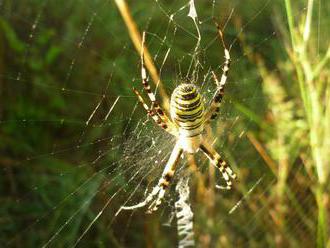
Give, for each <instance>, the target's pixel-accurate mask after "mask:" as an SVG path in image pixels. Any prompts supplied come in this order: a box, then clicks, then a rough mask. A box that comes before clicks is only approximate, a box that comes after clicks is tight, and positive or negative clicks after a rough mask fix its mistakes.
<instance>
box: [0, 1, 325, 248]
mask: <svg viewBox="0 0 330 248" xmlns="http://www.w3.org/2000/svg"><path fill="white" fill-rule="evenodd" d="M184 4H186V2H184V3H183V2H181V1H130V2H129V5H130V8H131V11H132V15H133V17H134V19H135V21H136V23H137V25H138V27H139V28H140V30H146V32H147V46H148V49H149V50H150V53H151V54H152V55H157V57H156V59H155V63H156V65H157V67H158V68H159V67H160V65H161V64H162V61H163V58H164V56H165V54H166V52H167V49H168V48H171V51H170V53H169V57H168V59H167V61H166V63H165V65H164V66H163V67H162V72H161V78H162V82H163V84H164V86H165V88H166V90H167V93H168V94H170V93H171V91H172V90H173V89H174V87H175V85H176V84H177V83H178V82H181V81H185V80H189V78H187V77H186V76H185V75H186V72H187V71H188V68H189V66H190V61H191V56H192V52H193V50H194V46H195V44H196V37H195V34H196V30H195V27H194V25H193V22H192V20H191V19H190V18H188V17H187V13H188V9H185V10H184V11H179V10H180V8H181V7H182V6H183V5H184ZM195 4H196V9H197V12H198V15H199V18H200V20H201V21H202V22H201V24H200V32H201V36H202V41H201V49H199V50H198V57H199V59H200V63H201V65H200V66H198V70H194V72H196V75H194V76H195V77H197V78H198V82H196V83H197V84H198V85H199V86H201V87H202V89H203V91H205V92H206V97H207V99H208V100H209V99H210V97H211V96H212V92H213V90H214V85H213V82H212V81H211V80H210V78H211V77H210V75H209V69H210V68H212V69H215V70H218V71H219V73H220V70H219V69H220V68H221V65H222V60H223V59H222V56H223V51H222V47H221V44H220V43H219V42H218V41H217V40H216V29H215V27H214V24H213V21H212V17H216V18H217V19H218V20H219V21H220V22H221V23H222V24H224V23H225V20H226V18H227V17H228V16H229V14H230V12H231V10H232V9H233V8H234V12H233V16H232V17H231V19H230V20H229V22H228V24H227V26H226V30H225V39H226V41H227V43H230V42H232V41H234V40H236V41H235V43H234V45H233V47H232V50H231V56H232V58H233V61H232V67H231V71H230V77H229V82H228V85H227V86H228V87H227V88H226V96H225V101H224V104H223V106H222V110H221V114H222V116H221V117H220V118H219V121H218V122H217V124H216V125H214V129H213V135H214V137H218V140H217V143H216V147H217V149H218V150H219V151H220V153H221V154H223V155H224V157H226V159H227V160H228V161H229V162H230V163H231V164H232V165H233V167H234V168H235V170H236V171H237V173H238V175H239V182H238V183H237V184H235V187H234V189H233V190H231V191H230V192H221V191H215V189H214V184H212V182H214V180H215V178H216V177H217V176H218V175H216V176H214V171H213V170H212V169H211V168H210V169H209V167H208V166H207V164H206V162H205V161H204V160H203V159H202V158H200V157H198V158H197V159H196V163H197V165H200V171H199V172H198V173H197V172H196V174H193V176H192V180H191V188H192V195H191V205H192V208H193V209H194V214H195V218H194V227H195V238H196V242H197V244H198V246H199V247H234V246H239V247H315V246H317V247H329V246H330V236H329V228H328V226H329V224H330V223H329V214H330V212H329V211H330V207H329V204H330V203H329V201H330V200H329V183H328V179H329V165H330V161H329V158H330V154H329V153H330V133H329V132H330V131H329V130H330V107H329V106H330V102H329V99H330V69H329V58H330V49H329V41H330V33H329V26H330V17H329V13H330V3H329V1H322V0H317V1H316V0H314V1H313V0H308V1H303V0H300V1H290V0H284V1H263V0H248V1H215V4H214V5H213V3H212V1H208V2H207V1H201V2H198V1H195ZM0 11H1V16H0V151H1V152H0V165H1V171H2V173H1V177H0V180H1V184H0V192H1V198H0V199H1V205H0V216H1V218H0V226H1V227H0V246H3V247H7V246H10V247H38V246H42V245H44V244H47V245H49V246H51V247H71V246H73V245H75V243H76V242H77V240H79V238H80V237H81V235H83V238H82V240H81V242H79V243H78V246H79V247H80V246H81V247H144V246H148V247H154V246H155V247H171V246H175V244H176V243H177V237H176V230H175V223H174V222H173V226H172V227H171V228H169V227H166V226H164V225H163V224H164V223H165V222H167V221H168V219H169V218H170V217H169V215H170V214H171V213H170V211H168V210H169V209H171V207H170V206H167V205H169V204H171V201H170V202H169V204H164V205H165V206H164V209H165V210H161V211H159V212H160V213H157V214H154V215H151V216H150V215H147V216H146V215H145V214H144V212H143V210H141V211H137V212H135V213H134V214H133V215H132V214H131V213H129V212H125V213H121V214H120V215H119V216H117V217H114V214H115V212H116V211H117V209H118V207H120V206H121V205H122V204H123V202H124V201H125V200H126V199H127V197H128V196H129V194H130V193H131V192H132V191H133V190H134V189H135V188H136V184H134V181H133V183H131V184H129V187H128V188H126V189H125V190H124V191H120V193H118V194H116V192H118V190H119V189H120V188H121V187H124V186H126V184H127V182H128V180H129V178H130V177H129V176H132V175H133V173H134V171H136V170H137V169H139V168H133V169H132V170H131V171H128V172H127V170H126V171H125V166H126V165H127V166H129V165H130V163H134V161H136V164H137V165H141V164H143V163H148V164H151V163H153V161H151V159H148V158H145V157H147V156H149V155H150V156H154V158H155V157H156V156H155V154H157V149H159V148H161V149H163V150H166V151H170V150H171V148H172V143H171V142H164V141H166V139H167V140H168V137H167V136H164V134H162V132H161V131H160V130H158V129H157V127H155V126H154V125H152V123H150V122H149V123H148V124H147V126H144V127H143V128H142V129H144V130H146V133H147V135H145V136H148V137H144V139H145V141H141V140H140V139H139V135H137V133H138V132H137V131H136V129H138V128H139V127H140V125H141V122H140V120H141V119H142V121H145V120H146V117H145V113H144V112H143V110H142V108H140V107H138V108H137V109H136V113H135V112H134V109H135V106H136V99H135V98H134V96H133V94H132V93H131V88H132V86H135V87H137V88H139V87H140V76H139V75H140V71H139V70H140V68H139V63H140V58H139V55H138V54H137V53H136V51H135V50H134V47H133V45H132V43H131V40H130V38H129V34H128V32H127V30H126V27H125V25H124V22H123V21H122V18H121V16H120V14H119V12H118V10H117V9H116V5H115V4H114V2H113V1H98V0H95V1H73V0H72V1H71V0H66V1H63V0H59V1H39V0H38V1H37V0H29V1H0ZM165 13H166V14H167V15H168V16H166V14H165ZM171 14H173V15H174V22H171V21H170V20H169V16H170V15H171ZM164 38H165V39H164ZM162 39H164V41H163V40H162ZM230 44H232V43H230ZM204 75H209V76H208V80H207V82H203V81H202V80H203V76H204ZM202 83H205V85H203V86H202ZM118 96H120V98H119V100H118V103H117V104H116V106H115V108H114V109H113V111H112V112H111V115H110V117H109V119H108V120H106V121H104V120H103V118H104V116H105V115H106V114H107V113H108V111H109V109H110V108H111V106H112V104H113V103H114V102H115V100H116V99H117V97H118ZM99 103H100V105H99V107H98V108H97V111H96V112H95V115H94V116H93V118H92V119H91V121H90V123H89V125H86V121H87V120H88V118H89V117H90V115H91V113H93V110H94V109H95V108H96V106H97V105H98V104H99ZM132 112H134V115H133V116H131V113H132ZM131 117H132V118H131ZM142 126H143V125H142ZM152 136H154V138H155V140H156V144H155V145H156V147H153V141H154V140H152V139H151V138H152ZM148 138H149V139H148ZM157 141H158V142H157ZM167 143H170V144H167ZM99 158H100V159H99ZM156 158H157V157H156ZM157 159H158V160H159V161H164V160H166V157H165V158H157ZM163 163H164V162H163ZM122 164H125V166H122ZM127 168H128V167H127ZM142 169H143V168H142ZM146 171H147V167H146V169H145V172H146ZM119 172H120V173H121V174H120V173H119ZM129 172H130V173H129ZM113 173H118V174H113ZM114 175H116V178H115V180H114ZM158 175H159V173H158ZM260 178H262V181H261V183H260V184H258V185H257V186H256V189H255V190H254V191H253V192H252V193H248V191H249V189H251V187H252V186H253V185H255V184H256V182H257V181H258V180H259V179H260ZM152 180H157V178H152ZM114 182H115V183H114ZM136 182H138V181H136ZM146 186H147V184H142V186H141V189H139V190H138V193H137V194H136V196H134V197H133V198H132V199H134V200H136V201H138V200H140V199H141V197H143V191H144V190H145V188H146ZM148 186H149V188H150V187H151V184H150V185H149V184H148ZM171 193H172V194H173V196H172V203H173V199H175V198H174V197H175V195H174V192H171ZM114 194H115V196H116V197H113V199H112V198H111V197H112V196H113V195H114ZM109 199H110V200H111V202H109ZM241 199H243V200H242V203H241V205H240V206H239V207H238V208H237V210H236V211H235V212H233V213H232V214H229V213H228V212H229V210H230V209H231V208H232V207H233V206H235V204H237V203H238V202H239V201H240V200H241ZM166 206H167V208H166ZM103 207H105V208H104V211H103V212H102V216H101V217H100V218H98V219H97V220H96V222H95V223H93V220H95V217H96V216H97V215H98V213H99V211H100V210H101V209H102V208H103ZM66 222H68V223H67V224H66ZM91 224H93V225H92V226H91V228H90V229H87V227H88V226H89V225H91ZM86 230H87V232H86V234H84V232H85V231H86Z"/></svg>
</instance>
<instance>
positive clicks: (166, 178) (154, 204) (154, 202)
mask: <svg viewBox="0 0 330 248" xmlns="http://www.w3.org/2000/svg"><path fill="white" fill-rule="evenodd" d="M182 153H183V149H182V148H181V146H180V144H179V142H177V143H176V145H175V147H174V149H173V151H172V153H171V156H170V158H169V160H168V162H167V164H166V166H165V169H164V171H163V174H162V177H161V178H160V179H159V181H158V184H157V185H156V186H155V187H154V188H153V190H152V191H151V193H149V195H148V196H147V198H146V199H145V200H144V201H143V202H140V203H138V204H136V205H133V206H123V207H121V209H124V210H133V209H136V208H141V207H144V206H146V205H148V204H150V205H149V206H148V210H147V213H152V212H154V211H156V210H157V209H158V207H159V206H160V204H161V203H162V199H163V198H164V195H165V192H166V189H167V188H168V186H169V184H170V182H171V180H172V178H173V175H174V172H175V169H176V166H177V164H178V162H179V160H180V157H181V154H182Z"/></svg>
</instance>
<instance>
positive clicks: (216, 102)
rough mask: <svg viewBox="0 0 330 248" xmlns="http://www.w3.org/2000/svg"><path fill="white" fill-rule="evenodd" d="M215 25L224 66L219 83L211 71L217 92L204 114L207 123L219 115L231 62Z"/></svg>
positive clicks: (219, 31) (218, 28)
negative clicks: (221, 47)
mask: <svg viewBox="0 0 330 248" xmlns="http://www.w3.org/2000/svg"><path fill="white" fill-rule="evenodd" d="M215 24H216V26H217V30H218V34H219V37H220V40H221V43H222V46H223V48H224V53H225V56H224V58H225V62H224V65H223V67H222V75H221V79H220V81H219V80H218V78H217V76H216V74H215V73H214V72H213V71H212V75H213V79H214V81H215V83H216V85H217V90H216V92H215V94H214V96H213V99H212V103H211V107H210V109H209V110H208V112H207V113H206V117H205V120H206V121H207V122H208V121H210V120H214V119H216V118H217V116H218V113H219V110H220V104H221V101H222V98H223V96H224V94H225V85H226V82H227V77H228V71H229V68H230V62H231V59H230V54H229V50H228V49H227V47H226V44H225V41H224V38H223V33H222V31H221V29H220V26H219V24H218V23H217V22H215Z"/></svg>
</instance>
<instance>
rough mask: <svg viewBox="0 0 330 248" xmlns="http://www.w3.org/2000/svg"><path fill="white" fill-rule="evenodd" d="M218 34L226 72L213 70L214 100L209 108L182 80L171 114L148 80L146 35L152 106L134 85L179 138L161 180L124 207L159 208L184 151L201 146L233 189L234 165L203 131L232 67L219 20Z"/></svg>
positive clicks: (152, 111) (165, 126) (144, 81)
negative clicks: (134, 203) (225, 158)
mask: <svg viewBox="0 0 330 248" xmlns="http://www.w3.org/2000/svg"><path fill="white" fill-rule="evenodd" d="M217 29H218V35H219V37H220V40H221V43H222V45H223V47H224V58H225V62H224V65H223V68H222V70H223V73H222V76H221V79H220V81H219V80H218V78H217V76H216V74H215V73H214V72H212V75H213V78H214V81H215V83H216V85H217V89H216V92H215V94H214V97H213V99H212V102H211V106H210V107H209V108H208V109H205V107H204V102H203V100H202V97H201V95H200V93H199V91H198V89H197V87H196V86H195V85H194V84H193V83H184V84H180V85H179V86H178V87H177V88H176V89H175V90H174V92H173V93H172V96H171V102H170V116H171V119H170V118H169V117H168V115H167V114H166V113H165V112H164V110H162V108H161V107H160V105H159V104H158V102H157V100H156V98H155V95H154V94H153V92H152V91H151V88H150V85H149V83H148V78H147V73H146V69H145V66H144V54H143V53H144V52H143V50H144V49H143V47H144V41H145V34H144V33H143V38H142V52H141V77H142V84H143V87H144V90H145V91H146V93H147V94H148V97H149V100H150V101H151V106H150V107H149V106H148V105H147V104H146V102H145V101H144V99H143V98H142V96H141V95H140V93H139V92H138V91H137V90H136V89H133V91H134V93H135V94H136V96H137V98H138V100H139V102H140V103H141V104H142V106H143V107H144V109H145V110H146V111H147V113H148V115H149V116H150V117H151V118H152V119H153V120H154V121H155V122H156V124H157V125H158V126H160V127H162V128H163V129H164V130H165V131H167V132H169V133H170V134H172V135H174V136H175V137H176V138H177V141H176V144H175V146H174V149H173V151H172V153H171V156H170V158H169V160H168V162H167V164H166V166H165V169H164V171H163V174H162V177H161V178H160V180H159V181H158V184H157V185H156V186H155V187H154V188H153V190H152V191H151V192H150V193H149V194H148V196H147V197H146V199H145V200H144V201H142V202H140V203H139V204H136V205H133V206H123V207H122V209H126V210H129V209H136V208H140V207H144V206H146V205H149V206H148V209H147V212H148V213H151V212H153V211H155V210H157V209H158V207H159V206H160V204H161V201H162V199H163V197H164V194H165V191H166V189H167V188H168V187H169V184H170V182H171V180H172V178H173V175H174V172H175V169H176V166H177V164H178V162H179V160H180V157H181V155H182V154H183V153H184V152H186V153H190V154H192V153H196V152H198V151H199V150H201V151H202V152H203V153H204V154H205V155H206V156H207V157H208V158H209V160H210V161H211V163H212V164H213V165H215V166H216V167H217V168H218V169H219V171H220V172H221V174H222V176H223V178H224V180H225V182H226V186H219V185H217V187H218V188H224V189H230V188H231V185H232V182H231V179H230V178H232V179H235V178H236V174H235V173H234V172H233V171H232V169H231V168H230V166H229V165H228V164H227V163H226V162H225V161H224V160H223V159H222V158H221V156H220V155H219V154H218V153H217V151H216V150H215V149H214V148H213V147H212V145H211V144H210V143H209V142H208V141H207V140H206V139H205V137H204V136H205V135H204V134H203V131H204V128H205V126H206V125H209V123H210V120H214V119H216V117H217V115H218V112H219V106H220V103H221V100H222V98H223V95H224V86H225V84H226V81H227V74H228V71H229V67H230V55H229V50H228V49H227V48H226V45H225V42H224V39H223V34H222V31H221V29H220V28H219V25H218V24H217Z"/></svg>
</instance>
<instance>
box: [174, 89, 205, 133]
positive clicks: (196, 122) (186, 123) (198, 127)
mask: <svg viewBox="0 0 330 248" xmlns="http://www.w3.org/2000/svg"><path fill="white" fill-rule="evenodd" d="M170 108H171V118H172V120H173V121H174V122H175V123H176V124H177V125H178V127H179V132H180V135H181V136H185V137H194V136H196V135H199V134H200V133H201V132H202V131H203V118H204V103H203V99H202V97H201V95H200V93H199V92H198V89H197V88H196V86H195V85H193V84H181V85H179V86H178V87H177V88H176V89H175V90H174V91H173V93H172V96H171V105H170Z"/></svg>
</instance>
